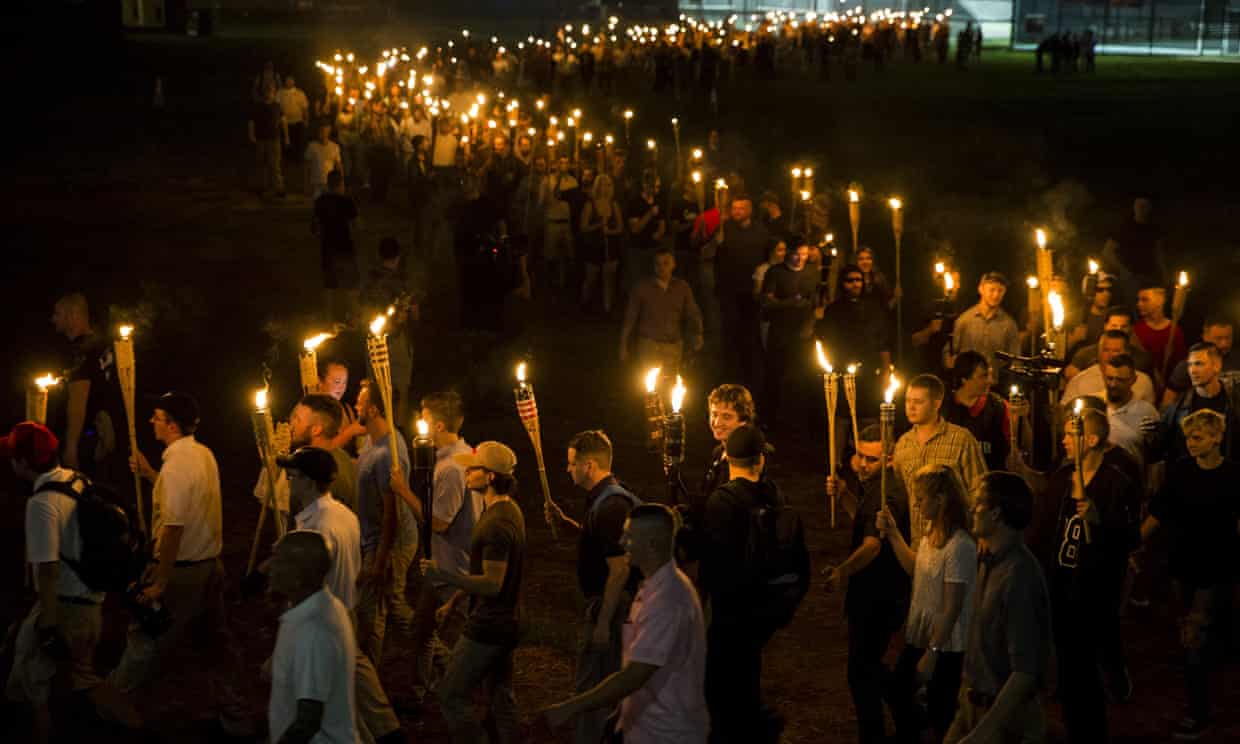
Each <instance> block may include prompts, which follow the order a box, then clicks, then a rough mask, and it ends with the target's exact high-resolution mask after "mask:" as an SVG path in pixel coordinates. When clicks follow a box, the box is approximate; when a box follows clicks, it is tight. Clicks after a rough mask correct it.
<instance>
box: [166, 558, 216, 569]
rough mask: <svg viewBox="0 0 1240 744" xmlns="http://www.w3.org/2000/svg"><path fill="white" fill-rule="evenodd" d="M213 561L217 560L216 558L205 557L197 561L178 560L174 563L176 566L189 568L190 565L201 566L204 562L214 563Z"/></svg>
mask: <svg viewBox="0 0 1240 744" xmlns="http://www.w3.org/2000/svg"><path fill="white" fill-rule="evenodd" d="M213 561H215V558H203V559H202V560H197V561H177V562H176V563H173V564H172V565H173V566H175V567H176V568H189V567H190V566H200V565H202V564H203V563H212V562H213Z"/></svg>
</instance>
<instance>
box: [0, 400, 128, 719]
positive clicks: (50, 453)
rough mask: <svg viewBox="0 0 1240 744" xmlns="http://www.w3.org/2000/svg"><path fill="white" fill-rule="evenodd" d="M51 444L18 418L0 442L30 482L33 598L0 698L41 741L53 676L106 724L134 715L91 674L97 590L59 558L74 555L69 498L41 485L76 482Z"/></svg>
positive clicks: (98, 622) (73, 509)
mask: <svg viewBox="0 0 1240 744" xmlns="http://www.w3.org/2000/svg"><path fill="white" fill-rule="evenodd" d="M59 447H60V442H59V440H57V439H56V435H55V434H53V433H52V432H51V431H50V430H49V429H48V428H47V427H46V426H43V425H42V424H37V423H35V422H33V421H26V422H23V423H20V424H18V425H17V426H15V427H13V430H12V431H11V432H9V434H8V436H6V437H4V438H2V439H0V457H6V458H9V459H10V461H11V464H12V466H13V473H14V474H15V475H16V476H17V477H18V478H20V479H22V480H25V481H30V482H32V483H33V484H34V493H33V495H32V496H31V497H30V499H29V500H27V501H26V556H27V560H28V561H29V562H30V564H31V565H32V566H34V577H35V589H36V591H37V592H38V601H36V602H35V604H34V607H32V608H31V609H30V614H29V615H28V616H27V617H26V619H25V621H23V622H22V625H21V629H20V630H19V631H18V634H17V643H16V645H15V647H14V651H13V668H12V670H11V671H10V673H9V679H8V685H7V690H6V691H7V694H8V697H9V698H10V699H12V700H15V701H22V702H26V703H28V704H29V705H30V706H31V707H32V708H33V713H34V741H36V742H46V741H48V740H49V738H50V733H51V709H50V707H49V704H48V701H49V698H50V697H51V690H52V685H53V681H54V680H55V678H56V676H57V674H58V673H61V674H63V673H67V675H68V680H67V684H65V683H64V682H65V681H64V680H62V681H60V682H59V683H58V684H57V687H68V688H70V689H72V690H73V691H74V692H80V693H84V694H85V695H86V697H87V698H89V699H90V701H91V702H92V703H93V704H94V705H95V707H96V709H97V710H99V712H100V715H101V716H103V717H104V718H105V719H106V720H113V721H118V722H120V723H122V724H123V725H125V726H127V727H130V728H136V727H139V726H141V725H142V722H141V719H139V718H138V714H137V712H136V711H134V709H133V707H132V706H130V704H129V703H128V701H126V700H125V699H124V697H123V696H121V695H120V694H119V693H118V692H117V690H116V688H115V687H113V686H112V685H109V684H108V683H106V682H104V681H102V680H100V679H99V677H98V676H96V675H95V646H96V645H97V644H98V642H99V635H100V632H101V629H102V627H103V617H102V605H103V598H104V594H103V592H95V591H92V590H91V589H90V587H88V586H87V585H86V584H85V583H84V582H83V581H82V579H81V578H80V577H79V576H78V574H77V572H76V571H74V569H73V567H72V566H71V565H70V564H69V563H66V562H65V561H62V560H61V558H62V557H64V558H66V559H68V560H69V561H78V560H81V557H82V536H81V532H80V530H79V528H78V518H77V500H76V499H74V498H73V497H71V496H69V495H68V494H65V493H61V492H59V491H56V490H53V489H52V488H49V485H48V484H49V483H52V482H56V483H74V486H73V487H74V488H75V489H76V490H78V491H79V492H80V491H81V485H82V484H83V483H84V481H82V480H80V478H79V476H78V475H77V474H76V473H74V472H73V471H72V470H69V469H68V468H63V467H61V466H60V458H59V457H58V456H57V454H56V453H57V450H58V449H59Z"/></svg>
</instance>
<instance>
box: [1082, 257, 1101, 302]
mask: <svg viewBox="0 0 1240 744" xmlns="http://www.w3.org/2000/svg"><path fill="white" fill-rule="evenodd" d="M1098 268H1099V266H1098V262H1097V261H1095V260H1094V259H1092V258H1091V259H1089V273H1088V274H1086V275H1085V286H1084V287H1082V290H1083V291H1084V293H1085V302H1093V299H1094V292H1096V291H1097V289H1098Z"/></svg>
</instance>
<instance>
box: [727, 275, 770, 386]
mask: <svg viewBox="0 0 1240 744" xmlns="http://www.w3.org/2000/svg"><path fill="white" fill-rule="evenodd" d="M719 327H720V328H719V330H720V333H721V336H722V338H721V339H720V346H721V347H722V348H723V373H724V376H725V378H726V380H727V381H728V382H739V383H741V384H742V385H745V386H746V387H748V388H749V389H750V391H751V392H752V391H753V390H755V389H757V382H758V351H759V350H760V349H761V344H762V340H761V336H760V335H759V333H758V301H757V300H755V299H754V297H753V295H751V294H729V295H720V297H719Z"/></svg>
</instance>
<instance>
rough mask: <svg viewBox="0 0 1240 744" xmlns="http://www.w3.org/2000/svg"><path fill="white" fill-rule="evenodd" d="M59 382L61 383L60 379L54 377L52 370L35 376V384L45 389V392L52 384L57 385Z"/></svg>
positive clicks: (42, 389)
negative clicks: (40, 375)
mask: <svg viewBox="0 0 1240 744" xmlns="http://www.w3.org/2000/svg"><path fill="white" fill-rule="evenodd" d="M59 383H60V379H59V378H56V377H53V376H52V373H51V372H48V373H47V374H45V375H43V376H42V377H37V378H35V381H34V384H35V385H37V386H38V388H39V390H41V391H44V392H46V391H47V389H48V388H50V387H51V386H52V385H57V384H59Z"/></svg>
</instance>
